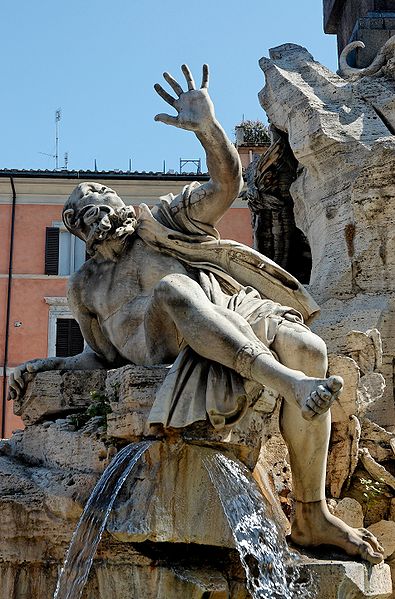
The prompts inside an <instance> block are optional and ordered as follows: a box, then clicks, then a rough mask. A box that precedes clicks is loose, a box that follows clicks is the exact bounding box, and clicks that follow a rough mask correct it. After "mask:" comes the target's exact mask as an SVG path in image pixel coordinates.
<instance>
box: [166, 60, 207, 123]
mask: <svg viewBox="0 0 395 599" xmlns="http://www.w3.org/2000/svg"><path fill="white" fill-rule="evenodd" d="M181 69H182V72H183V73H184V77H185V79H186V82H187V86H188V91H185V92H184V90H183V89H182V87H181V85H180V84H179V83H178V82H177V81H176V80H175V79H174V78H173V77H172V76H171V75H170V74H169V73H163V77H164V78H165V80H166V81H167V83H168V84H169V85H170V87H171V88H172V89H173V91H174V92H175V94H176V95H177V98H174V97H173V96H171V95H170V94H169V93H167V91H165V90H164V89H163V87H162V86H161V85H159V83H155V85H154V88H155V90H156V92H157V93H158V94H159V95H160V96H161V98H163V99H164V101H165V102H167V103H168V104H170V106H173V108H175V109H176V111H177V113H178V114H177V116H171V115H170V114H164V113H161V114H157V115H156V116H155V120H156V121H160V122H161V123H165V124H166V125H173V126H174V127H180V128H181V129H188V130H189V131H196V132H199V131H204V129H205V128H206V127H207V125H208V124H209V123H212V122H213V121H214V120H215V116H214V105H213V103H212V101H211V98H210V96H209V94H208V79H209V71H208V65H206V64H205V65H203V76H202V84H201V86H200V89H196V87H195V82H194V80H193V77H192V74H191V71H190V70H189V68H188V67H187V65H185V64H183V65H182V67H181Z"/></svg>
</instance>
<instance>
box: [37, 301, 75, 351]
mask: <svg viewBox="0 0 395 599" xmlns="http://www.w3.org/2000/svg"><path fill="white" fill-rule="evenodd" d="M44 299H45V302H46V303H47V304H48V305H49V314H48V356H75V355H76V354H79V353H81V352H82V351H83V349H84V343H85V342H84V338H83V336H82V334H81V330H80V327H79V325H78V323H77V321H76V320H74V318H73V316H72V314H71V312H70V310H69V307H68V305H67V298H65V297H46V298H44Z"/></svg>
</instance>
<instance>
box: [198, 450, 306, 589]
mask: <svg viewBox="0 0 395 599" xmlns="http://www.w3.org/2000/svg"><path fill="white" fill-rule="evenodd" d="M204 464H205V467H206V469H207V471H208V474H209V476H210V479H211V481H212V483H213V485H214V487H215V489H216V491H217V493H218V495H219V498H220V501H221V504H222V507H223V509H224V512H225V515H226V518H227V520H228V522H229V526H230V528H231V530H232V534H233V537H234V540H235V544H236V548H237V550H238V552H239V554H240V560H241V563H242V565H243V567H244V570H245V572H246V577H247V587H248V590H249V592H250V593H251V595H252V597H253V598H254V599H295V598H297V597H303V599H308V598H310V599H312V597H313V591H312V588H311V584H310V583H306V582H302V580H301V579H300V573H299V570H298V567H297V564H296V563H295V562H296V561H297V558H296V556H294V555H292V554H291V552H290V551H289V549H288V547H287V543H286V541H285V538H284V535H283V534H282V533H281V532H280V530H279V529H278V527H277V525H276V523H275V522H274V520H273V516H272V514H271V513H270V512H271V508H270V506H269V505H268V504H267V501H266V499H265V498H264V497H263V496H262V494H261V493H260V491H259V489H258V488H257V485H256V483H255V481H254V480H253V479H252V477H251V475H250V473H249V472H248V470H247V468H245V467H243V466H242V465H241V464H240V463H238V462H236V461H234V460H232V459H230V458H229V457H227V456H225V455H223V454H221V453H215V454H213V455H210V456H208V455H207V456H206V457H205V458H204Z"/></svg>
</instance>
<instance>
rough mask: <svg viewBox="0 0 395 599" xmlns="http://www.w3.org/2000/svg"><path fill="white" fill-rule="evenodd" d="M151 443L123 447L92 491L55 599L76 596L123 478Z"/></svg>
mask: <svg viewBox="0 0 395 599" xmlns="http://www.w3.org/2000/svg"><path fill="white" fill-rule="evenodd" d="M150 445H151V442H149V441H144V442H142V443H132V444H130V445H127V446H126V447H124V448H123V449H122V450H121V451H120V452H119V453H118V454H117V455H116V456H115V458H114V459H113V460H112V462H111V463H110V464H109V465H108V466H107V468H106V470H105V471H104V472H103V474H102V476H101V478H100V480H99V481H98V483H97V484H96V486H95V488H94V489H93V491H92V494H91V496H90V498H89V500H88V503H87V504H86V506H85V509H84V511H83V513H82V516H81V518H80V521H79V522H78V526H77V528H76V530H75V532H74V534H73V537H72V539H71V543H70V547H69V549H68V551H67V554H66V558H65V561H64V564H63V568H62V570H61V572H60V575H59V579H58V584H57V587H56V590H55V594H54V599H79V597H80V596H81V593H82V590H83V588H84V586H85V583H86V580H87V578H88V574H89V571H90V569H91V565H92V562H93V558H94V555H95V553H96V549H97V546H98V544H99V542H100V539H101V536H102V534H103V531H104V528H105V526H106V522H107V518H108V516H109V514H110V512H111V508H112V506H113V504H114V501H115V499H116V497H117V495H118V493H119V491H120V489H121V487H122V485H123V483H124V482H125V480H126V478H127V477H128V475H129V474H130V472H131V471H132V470H133V468H134V467H135V466H136V464H137V462H138V460H139V459H140V457H141V456H142V455H143V453H144V452H145V451H146V450H147V449H148V447H149V446H150Z"/></svg>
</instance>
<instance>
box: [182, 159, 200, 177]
mask: <svg viewBox="0 0 395 599" xmlns="http://www.w3.org/2000/svg"><path fill="white" fill-rule="evenodd" d="M187 164H193V165H194V166H196V174H197V175H201V173H202V169H201V166H202V165H201V161H200V158H199V159H197V160H196V159H191V158H180V174H181V173H182V169H183V168H184V166H186V165H187Z"/></svg>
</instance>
